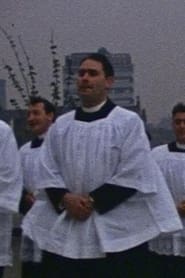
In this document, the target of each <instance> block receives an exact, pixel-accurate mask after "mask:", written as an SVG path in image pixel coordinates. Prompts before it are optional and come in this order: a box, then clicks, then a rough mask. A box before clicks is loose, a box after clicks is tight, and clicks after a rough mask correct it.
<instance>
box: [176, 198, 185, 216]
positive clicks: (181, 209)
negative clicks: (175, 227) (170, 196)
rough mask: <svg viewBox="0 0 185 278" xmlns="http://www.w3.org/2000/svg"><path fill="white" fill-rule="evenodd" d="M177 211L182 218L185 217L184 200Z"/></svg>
mask: <svg viewBox="0 0 185 278" xmlns="http://www.w3.org/2000/svg"><path fill="white" fill-rule="evenodd" d="M177 211H178V213H179V215H180V216H182V217H185V201H184V200H183V201H182V202H181V203H179V204H178V205H177Z"/></svg>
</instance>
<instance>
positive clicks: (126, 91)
mask: <svg viewBox="0 0 185 278" xmlns="http://www.w3.org/2000/svg"><path fill="white" fill-rule="evenodd" d="M97 52H98V53H102V54H104V55H106V56H107V58H108V59H109V60H110V62H111V63H112V65H113V67H114V71H115V82H114V84H113V87H112V88H111V90H110V92H109V96H110V98H111V99H112V100H113V101H114V102H115V103H116V104H118V105H120V106H122V107H128V108H129V107H133V106H134V105H135V97H134V77H133V74H134V69H133V68H134V67H133V64H132V60H131V56H130V54H128V53H116V54H113V53H110V52H108V51H107V50H106V49H105V48H104V47H102V48H100V49H98V51H97ZM88 54H90V53H87V52H86V53H73V54H71V55H68V56H66V57H65V65H64V72H63V73H64V74H63V76H64V80H63V83H64V101H65V102H66V104H67V103H71V105H72V101H75V103H76V102H78V96H77V95H76V85H75V79H76V72H77V70H78V68H79V65H80V61H81V60H82V59H83V58H84V57H86V56H87V55H88Z"/></svg>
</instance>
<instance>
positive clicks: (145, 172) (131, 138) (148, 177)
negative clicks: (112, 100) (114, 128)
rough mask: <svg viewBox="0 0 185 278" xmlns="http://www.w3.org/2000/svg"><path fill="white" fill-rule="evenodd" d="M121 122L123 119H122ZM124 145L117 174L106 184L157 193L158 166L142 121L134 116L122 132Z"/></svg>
mask: <svg viewBox="0 0 185 278" xmlns="http://www.w3.org/2000/svg"><path fill="white" fill-rule="evenodd" d="M120 120H121V119H120ZM120 137H121V138H122V144H121V147H120V158H119V163H118V165H117V167H116V169H115V174H114V175H113V176H112V177H110V178H109V179H108V180H107V181H106V183H108V184H115V185H118V186H122V187H126V188H132V189H135V190H137V191H139V192H141V193H144V194H150V193H156V192H157V186H156V178H155V175H156V165H154V164H155V161H154V159H153V158H152V155H151V149H150V145H149V141H148V139H147V136H146V133H145V129H144V125H143V122H142V120H141V119H140V118H139V116H137V115H136V114H134V116H132V117H131V118H129V120H126V123H125V125H124V127H122V130H120Z"/></svg>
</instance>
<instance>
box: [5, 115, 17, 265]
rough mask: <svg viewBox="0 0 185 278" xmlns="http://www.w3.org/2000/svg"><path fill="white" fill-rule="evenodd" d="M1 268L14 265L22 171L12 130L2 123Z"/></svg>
mask: <svg viewBox="0 0 185 278" xmlns="http://www.w3.org/2000/svg"><path fill="white" fill-rule="evenodd" d="M0 156H1V159H0V227H1V228H0V266H7V265H11V264H12V250H11V240H12V228H13V214H14V213H15V212H18V207H19V201H20V197H21V191H22V171H21V165H20V157H19V153H18V149H17V143H16V140H15V137H14V135H13V132H12V130H11V128H10V127H9V126H8V125H7V124H6V123H4V122H3V121H0Z"/></svg>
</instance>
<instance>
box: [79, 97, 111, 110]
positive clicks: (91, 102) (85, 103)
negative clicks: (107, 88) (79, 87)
mask: <svg viewBox="0 0 185 278" xmlns="http://www.w3.org/2000/svg"><path fill="white" fill-rule="evenodd" d="M106 100H107V97H104V98H102V99H98V100H94V99H84V98H83V99H82V100H81V102H82V107H85V108H91V107H95V106H98V105H101V104H102V103H104V102H106Z"/></svg>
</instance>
